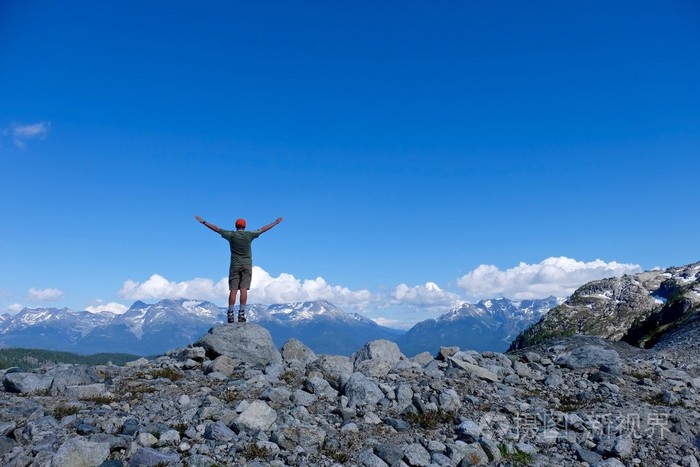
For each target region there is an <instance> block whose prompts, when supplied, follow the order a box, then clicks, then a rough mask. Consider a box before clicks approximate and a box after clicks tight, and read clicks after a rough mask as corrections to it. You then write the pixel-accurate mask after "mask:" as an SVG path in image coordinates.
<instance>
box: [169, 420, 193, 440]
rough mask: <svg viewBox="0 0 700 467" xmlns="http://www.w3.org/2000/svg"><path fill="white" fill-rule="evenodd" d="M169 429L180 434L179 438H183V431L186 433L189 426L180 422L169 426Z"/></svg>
mask: <svg viewBox="0 0 700 467" xmlns="http://www.w3.org/2000/svg"><path fill="white" fill-rule="evenodd" d="M170 428H172V429H173V430H175V431H177V432H178V433H179V434H180V437H181V438H182V437H183V436H185V431H187V428H189V426H188V425H187V423H185V422H180V423H176V424H174V425H170Z"/></svg>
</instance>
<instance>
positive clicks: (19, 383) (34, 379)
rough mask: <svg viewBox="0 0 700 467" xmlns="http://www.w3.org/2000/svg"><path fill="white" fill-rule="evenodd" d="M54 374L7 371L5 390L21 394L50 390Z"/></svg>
mask: <svg viewBox="0 0 700 467" xmlns="http://www.w3.org/2000/svg"><path fill="white" fill-rule="evenodd" d="M52 381H53V376H51V375H38V374H35V373H6V374H5V377H4V378H3V380H2V383H3V386H4V387H5V390H6V391H8V392H18V393H20V394H36V393H40V392H45V391H48V390H49V388H50V387H51V382H52Z"/></svg>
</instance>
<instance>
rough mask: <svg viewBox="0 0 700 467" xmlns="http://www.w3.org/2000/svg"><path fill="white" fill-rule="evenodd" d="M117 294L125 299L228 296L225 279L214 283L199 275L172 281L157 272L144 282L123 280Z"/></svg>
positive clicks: (218, 298) (215, 297) (214, 298)
mask: <svg viewBox="0 0 700 467" xmlns="http://www.w3.org/2000/svg"><path fill="white" fill-rule="evenodd" d="M119 295H120V296H121V297H122V298H124V299H127V300H152V299H155V300H160V299H164V298H171V299H176V298H193V299H199V300H209V301H212V302H217V301H222V298H225V297H227V296H228V283H227V281H226V279H221V280H220V281H219V282H217V283H214V281H213V280H211V279H204V278H201V277H197V278H194V279H192V280H189V281H184V282H173V281H169V280H168V279H166V278H165V277H163V276H161V275H159V274H153V275H152V276H151V277H149V278H148V280H146V281H145V282H136V281H133V280H130V279H129V280H127V281H125V282H124V285H123V286H122V288H121V290H120V291H119ZM224 301H225V300H224Z"/></svg>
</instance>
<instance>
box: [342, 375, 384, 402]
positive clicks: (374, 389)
mask: <svg viewBox="0 0 700 467" xmlns="http://www.w3.org/2000/svg"><path fill="white" fill-rule="evenodd" d="M343 394H344V395H345V396H347V397H348V398H349V405H350V406H353V407H354V406H359V407H363V406H366V405H374V404H376V403H377V402H379V401H380V400H381V399H382V398H383V397H384V393H383V392H382V390H381V389H379V386H378V385H377V384H376V383H374V382H372V381H370V380H369V379H368V378H367V377H366V376H365V375H364V374H362V373H353V374H352V376H351V377H350V379H349V380H348V381H347V383H345V385H344V386H343Z"/></svg>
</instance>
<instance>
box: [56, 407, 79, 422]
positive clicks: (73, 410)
mask: <svg viewBox="0 0 700 467" xmlns="http://www.w3.org/2000/svg"><path fill="white" fill-rule="evenodd" d="M78 412H80V407H78V406H75V405H59V406H57V407H56V408H55V409H53V417H54V418H55V419H56V420H61V419H62V418H63V417H67V416H69V415H75V414H77V413H78Z"/></svg>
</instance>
